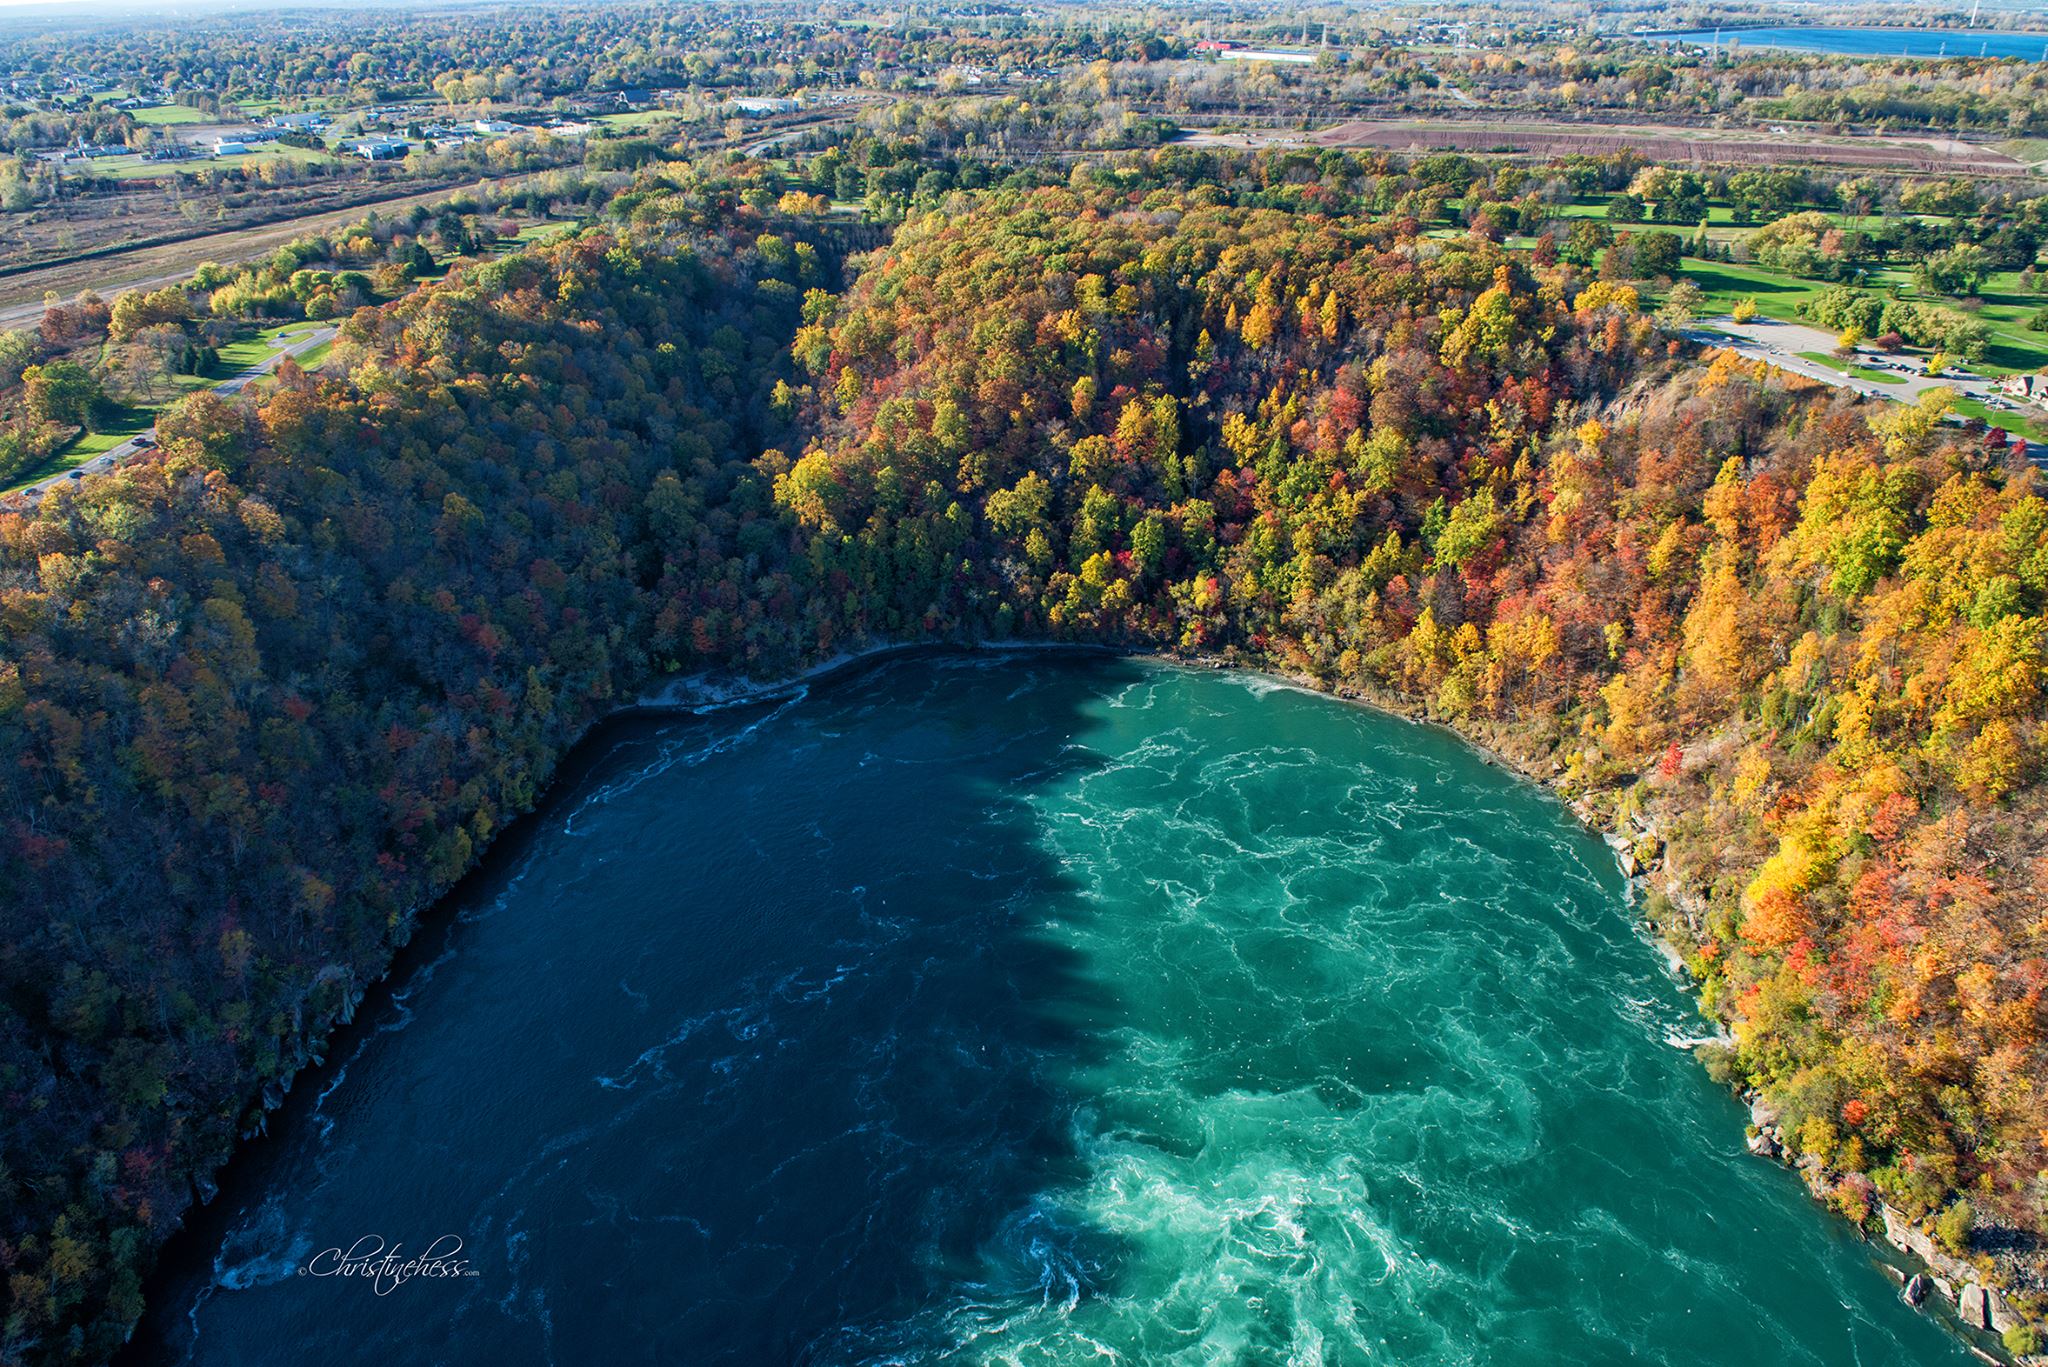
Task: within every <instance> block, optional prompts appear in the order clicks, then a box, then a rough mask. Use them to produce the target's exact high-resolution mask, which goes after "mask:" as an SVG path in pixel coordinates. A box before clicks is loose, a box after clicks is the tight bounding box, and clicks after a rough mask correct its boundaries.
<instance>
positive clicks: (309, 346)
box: [5, 327, 335, 502]
mask: <svg viewBox="0 0 2048 1367" xmlns="http://www.w3.org/2000/svg"><path fill="white" fill-rule="evenodd" d="M334 331H335V330H334V329H333V328H331V327H316V328H314V329H313V330H312V331H310V332H307V333H303V334H301V335H300V336H298V337H296V338H294V339H293V341H292V343H291V345H289V346H287V347H285V348H284V350H282V351H280V352H278V353H277V354H276V355H274V356H272V357H270V358H269V359H268V360H264V361H259V362H258V363H256V364H255V365H252V366H250V367H249V368H248V369H247V370H244V371H241V372H240V373H238V374H235V375H231V376H229V377H228V378H227V379H225V380H222V381H221V382H220V383H219V384H217V385H215V386H214V389H215V390H216V391H217V392H219V393H222V394H236V393H240V392H241V391H242V390H243V389H245V388H247V387H248V385H249V383H250V382H251V381H253V380H259V379H261V378H262V377H263V376H265V375H268V374H269V373H270V372H271V371H273V370H275V369H277V366H278V362H280V361H282V360H283V359H284V358H285V357H287V356H292V357H299V356H303V355H305V354H306V353H307V352H309V351H311V350H313V348H315V347H317V346H319V345H320V344H321V343H323V342H329V341H332V340H334ZM155 445H156V427H155V426H154V425H152V426H150V427H147V428H145V429H143V430H142V431H140V432H137V433H136V434H135V435H134V436H132V437H130V438H128V440H126V441H124V442H122V443H121V444H120V445H119V446H115V447H110V448H109V449H108V450H107V451H105V452H104V453H103V454H101V455H97V456H94V457H93V458H92V459H91V460H88V461H85V462H83V463H82V464H79V465H74V466H72V467H71V468H70V469H69V470H64V471H60V472H59V473H57V474H54V475H51V476H50V477H49V478H47V479H40V480H37V481H36V482H35V483H34V484H30V485H28V486H26V487H24V488H20V489H16V490H15V491H14V492H13V493H10V494H7V495H5V497H7V498H13V497H15V495H17V494H18V495H22V496H24V497H26V498H27V499H29V501H30V502H34V501H35V500H36V499H39V498H41V497H42V496H43V494H44V492H45V491H46V490H49V489H51V488H54V487H55V486H57V485H59V484H65V483H68V482H70V481H72V480H82V479H84V478H85V477H86V476H87V475H97V474H102V473H104V472H105V471H108V470H111V469H113V468H114V467H115V466H116V465H119V464H120V463H121V462H122V461H124V460H126V459H128V458H129V457H130V456H132V455H134V454H135V453H136V452H137V451H144V450H147V449H149V448H150V447H152V446H155Z"/></svg>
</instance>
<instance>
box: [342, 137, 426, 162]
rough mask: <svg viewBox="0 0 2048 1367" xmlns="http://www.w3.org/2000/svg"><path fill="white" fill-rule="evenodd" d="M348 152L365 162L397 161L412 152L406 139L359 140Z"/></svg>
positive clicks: (353, 143)
mask: <svg viewBox="0 0 2048 1367" xmlns="http://www.w3.org/2000/svg"><path fill="white" fill-rule="evenodd" d="M348 150H349V151H351V152H353V153H354V154H355V155H357V156H359V157H361V158H362V159H363V160H364V161H396V160H398V159H399V158H400V157H403V156H404V155H405V154H406V153H407V152H409V151H411V150H412V144H411V143H409V142H407V141H406V140H405V139H404V138H382V137H379V138H357V139H356V140H355V141H354V142H351V143H350V144H349V145H348Z"/></svg>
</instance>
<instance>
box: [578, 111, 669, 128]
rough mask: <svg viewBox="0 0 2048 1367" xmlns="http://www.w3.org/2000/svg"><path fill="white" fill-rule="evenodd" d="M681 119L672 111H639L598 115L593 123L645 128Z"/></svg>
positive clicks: (617, 126)
mask: <svg viewBox="0 0 2048 1367" xmlns="http://www.w3.org/2000/svg"><path fill="white" fill-rule="evenodd" d="M681 117H682V116H681V115H679V114H677V113H676V112H675V111H674V110H673V109H641V110H636V111H635V112H633V113H631V114H600V115H598V116H597V118H596V120H595V122H597V123H603V124H610V125H611V126H612V127H613V128H646V127H648V126H649V125H650V124H657V123H662V122H665V121H667V120H672V119H677V118H681Z"/></svg>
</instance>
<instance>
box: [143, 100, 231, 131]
mask: <svg viewBox="0 0 2048 1367" xmlns="http://www.w3.org/2000/svg"><path fill="white" fill-rule="evenodd" d="M134 113H135V122H137V123H145V124H154V125H157V126H159V127H161V126H163V125H166V124H173V123H212V122H214V121H215V116H214V115H212V114H209V113H207V112H206V111H205V110H204V109H194V108H193V107H192V106H191V105H189V104H160V105H157V106H155V107H154V108H150V109H138V110H135V111H134Z"/></svg>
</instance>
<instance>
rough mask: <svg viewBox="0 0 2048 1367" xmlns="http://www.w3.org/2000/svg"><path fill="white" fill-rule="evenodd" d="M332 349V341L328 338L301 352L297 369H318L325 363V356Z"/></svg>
mask: <svg viewBox="0 0 2048 1367" xmlns="http://www.w3.org/2000/svg"><path fill="white" fill-rule="evenodd" d="M333 350H334V341H333V339H332V338H330V339H328V340H327V341H324V342H322V343H321V344H320V345H319V346H316V347H314V348H313V349H312V350H311V351H307V352H304V353H302V354H301V355H300V356H299V369H301V370H318V369H319V368H320V367H321V366H323V365H325V364H326V363H327V357H328V355H329V353H331V352H332V351H333Z"/></svg>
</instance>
